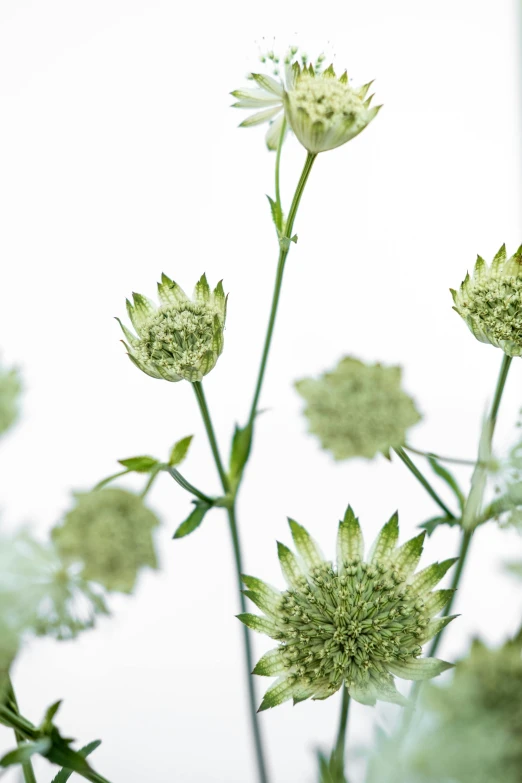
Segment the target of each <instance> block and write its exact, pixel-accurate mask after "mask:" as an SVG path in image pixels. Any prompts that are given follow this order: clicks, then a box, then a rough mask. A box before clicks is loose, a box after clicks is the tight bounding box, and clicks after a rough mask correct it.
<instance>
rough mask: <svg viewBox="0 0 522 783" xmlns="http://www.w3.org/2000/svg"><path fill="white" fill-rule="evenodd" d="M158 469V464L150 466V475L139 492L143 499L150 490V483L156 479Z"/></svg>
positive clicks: (159, 468)
mask: <svg viewBox="0 0 522 783" xmlns="http://www.w3.org/2000/svg"><path fill="white" fill-rule="evenodd" d="M160 471H161V465H159V466H158V465H156V467H155V468H152V470H151V472H150V476H149V478H148V480H147V483H146V484H145V486H144V487H143V490H142V491H141V493H140V498H141V499H142V500H145V498H146V497H147V495H148V494H149V492H150V490H151V489H152V485H153V484H154V482H155V481H156V479H157V477H158V475H159V473H160Z"/></svg>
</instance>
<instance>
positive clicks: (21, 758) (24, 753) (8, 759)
mask: <svg viewBox="0 0 522 783" xmlns="http://www.w3.org/2000/svg"><path fill="white" fill-rule="evenodd" d="M51 744H52V743H51V739H50V737H41V738H40V739H37V740H35V742H24V743H23V745H19V746H18V747H17V748H16V749H15V750H11V751H9V753H6V754H5V756H3V757H2V758H1V759H0V767H11V766H12V765H13V764H25V763H26V762H27V761H30V760H31V756H34V755H35V754H40V755H42V756H43V755H45V754H46V753H47V752H48V750H49V748H50V747H51Z"/></svg>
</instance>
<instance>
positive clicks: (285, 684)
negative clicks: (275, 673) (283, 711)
mask: <svg viewBox="0 0 522 783" xmlns="http://www.w3.org/2000/svg"><path fill="white" fill-rule="evenodd" d="M294 690H295V683H294V682H292V681H291V680H289V679H288V677H282V678H281V679H280V680H276V681H275V683H274V684H273V685H272V686H270V688H269V689H268V690H267V692H266V693H265V695H264V696H263V701H262V702H261V706H260V708H259V709H258V712H263V711H264V710H269V709H270V708H271V707H277V706H278V705H279V704H282V703H283V702H284V701H288V699H291V698H292V696H293V691H294Z"/></svg>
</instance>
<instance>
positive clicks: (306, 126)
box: [232, 49, 381, 154]
mask: <svg viewBox="0 0 522 783" xmlns="http://www.w3.org/2000/svg"><path fill="white" fill-rule="evenodd" d="M296 51H297V50H296V49H294V50H291V52H290V56H288V57H287V58H285V78H284V81H278V80H276V79H274V78H273V77H272V76H268V75H267V74H260V73H252V74H251V78H252V79H253V81H255V82H256V85H257V87H256V88H255V89H253V90H235V91H234V92H233V93H232V95H233V96H234V97H235V98H237V99H238V100H237V102H236V103H235V104H233V105H234V107H235V108H238V109H250V108H257V109H259V111H258V112H256V113H255V114H253V115H251V116H250V117H248V118H247V119H246V120H244V121H243V122H242V123H241V125H242V126H243V127H250V126H253V125H259V124H261V123H263V122H269V121H272V124H271V126H270V128H269V130H268V134H267V146H268V147H269V149H276V148H277V145H278V142H279V138H280V135H281V133H282V132H283V122H284V120H285V118H286V121H287V122H288V124H289V126H290V127H291V129H292V130H293V132H294V133H295V135H296V136H297V138H298V140H299V141H300V142H301V144H302V145H303V147H305V149H307V150H308V152H310V153H312V154H317V153H319V152H325V151H327V150H331V149H335V148H336V147H340V146H341V145H342V144H345V143H346V142H347V141H350V139H353V138H354V137H355V136H357V135H358V134H359V133H360V132H361V131H362V130H364V128H366V126H367V125H368V124H369V123H370V122H371V121H372V120H373V119H374V117H375V116H376V115H377V113H378V111H379V109H380V108H381V107H380V106H374V107H371V101H372V98H373V95H371V96H370V97H366V96H367V93H368V90H369V88H370V86H371V82H369V83H368V84H364V85H363V86H362V87H357V88H353V87H351V86H350V84H349V82H348V74H347V73H346V71H345V72H344V73H343V74H342V75H341V76H340V77H337V76H336V74H335V71H334V68H333V65H330V66H329V67H328V68H326V69H324V70H323V68H322V63H323V58H319V59H318V62H317V63H316V65H315V67H314V65H312V63H308V64H307V63H306V61H305V62H303V61H301V63H300V62H299V60H297V59H295V60H292V57H293V55H294V54H295V52H296Z"/></svg>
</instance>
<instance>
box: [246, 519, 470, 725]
mask: <svg viewBox="0 0 522 783" xmlns="http://www.w3.org/2000/svg"><path fill="white" fill-rule="evenodd" d="M290 529H291V532H292V537H293V539H294V543H295V546H296V549H297V551H298V557H296V556H295V555H294V554H293V553H292V552H291V550H290V549H288V547H286V546H285V545H284V544H278V551H279V560H280V563H281V568H282V571H283V575H284V577H285V579H286V581H287V583H288V589H287V590H285V591H284V592H282V593H281V592H279V591H277V590H275V589H274V588H273V587H270V586H269V585H267V584H265V583H264V582H262V581H261V580H260V579H255V578H254V577H252V576H244V577H243V581H244V583H245V584H246V586H247V588H248V589H247V590H246V591H245V595H247V596H248V597H249V598H250V599H251V600H252V601H253V602H254V603H255V604H256V605H257V606H258V607H259V608H260V609H261V610H262V611H263V612H264V615H263V616H261V617H259V616H257V615H253V614H242V615H239V619H240V620H241V621H242V622H243V623H245V625H247V626H248V627H249V628H252V629H253V630H255V631H260V632H261V633H265V634H267V635H268V636H270V637H271V638H272V639H275V640H276V641H278V642H279V646H278V647H276V649H274V650H271V651H270V652H268V653H266V655H264V656H263V657H262V658H261V660H260V661H259V663H258V664H257V666H256V667H255V669H254V674H261V675H266V676H270V677H271V676H275V675H278V680H277V681H276V682H275V683H274V684H273V685H272V686H271V687H270V688H269V689H268V691H267V692H266V694H265V697H264V699H263V702H262V704H261V707H260V709H261V710H265V709H267V708H269V707H275V706H276V705H278V704H281V703H282V702H284V701H287V699H293V700H294V704H295V703H297V702H299V701H303V700H304V699H308V698H310V697H311V698H312V699H326V698H328V696H331V695H332V694H333V693H335V692H336V691H338V690H339V688H340V687H341V685H343V683H344V685H345V686H346V687H347V688H348V690H349V693H350V695H351V696H352V697H353V698H354V699H355V700H356V701H359V702H361V703H362V704H370V705H373V704H375V703H376V700H377V699H380V700H381V701H388V702H392V703H394V704H404V703H405V702H406V699H405V698H404V697H403V696H402V695H401V694H400V693H399V692H398V691H397V689H396V688H395V683H394V679H393V675H396V676H398V677H402V678H403V679H406V680H424V679H428V678H431V677H435V676H436V675H438V674H440V673H441V672H443V671H444V670H445V669H448V668H449V667H450V666H451V664H449V663H446V662H445V661H440V660H438V659H436V658H419V656H420V654H421V652H422V647H421V645H422V644H424V642H426V641H428V639H431V638H432V637H433V636H435V634H437V633H438V632H439V631H440V630H441V629H442V628H443V627H444V626H445V625H447V623H449V622H450V621H451V620H452V619H453V617H442V618H439V619H433V617H434V616H435V615H436V614H438V612H440V611H441V609H443V608H444V606H445V605H446V603H447V602H448V600H449V598H450V596H451V593H452V591H451V590H437V591H435V592H432V588H433V587H435V585H436V584H437V583H438V582H439V581H440V580H441V579H442V577H443V576H444V574H445V573H446V571H447V570H448V569H449V568H450V566H451V565H452V564H453V563H454V562H455V560H446V561H444V562H443V563H435V564H434V565H431V566H429V567H428V568H425V569H424V570H423V571H420V572H419V573H417V574H415V573H414V572H415V569H416V567H417V564H418V562H419V560H420V557H421V554H422V547H423V540H424V534H421V535H419V536H417V537H416V538H413V539H411V540H410V541H407V542H406V543H405V544H403V545H402V546H400V547H397V540H398V536H399V526H398V517H397V515H396V514H395V515H394V516H393V517H392V518H391V519H390V521H389V522H388V523H387V524H386V525H385V526H384V527H383V528H382V530H381V532H380V533H379V535H378V537H377V540H376V541H375V544H374V545H373V547H372V549H371V551H370V554H369V556H368V559H367V560H366V561H365V560H364V559H363V558H364V551H363V546H364V545H363V536H362V532H361V528H360V526H359V522H358V520H357V519H356V518H355V516H354V514H353V511H352V509H351V508H350V507H348V510H347V511H346V514H345V517H344V519H343V521H342V522H340V524H339V533H338V537H337V566H335V565H333V564H332V563H330V562H328V561H325V560H324V559H323V556H322V554H321V552H320V551H319V548H318V547H317V544H316V543H315V542H314V541H313V539H312V538H311V537H310V536H309V534H308V533H307V532H306V530H305V529H304V528H303V527H301V525H299V524H297V522H294V521H293V520H290Z"/></svg>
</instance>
